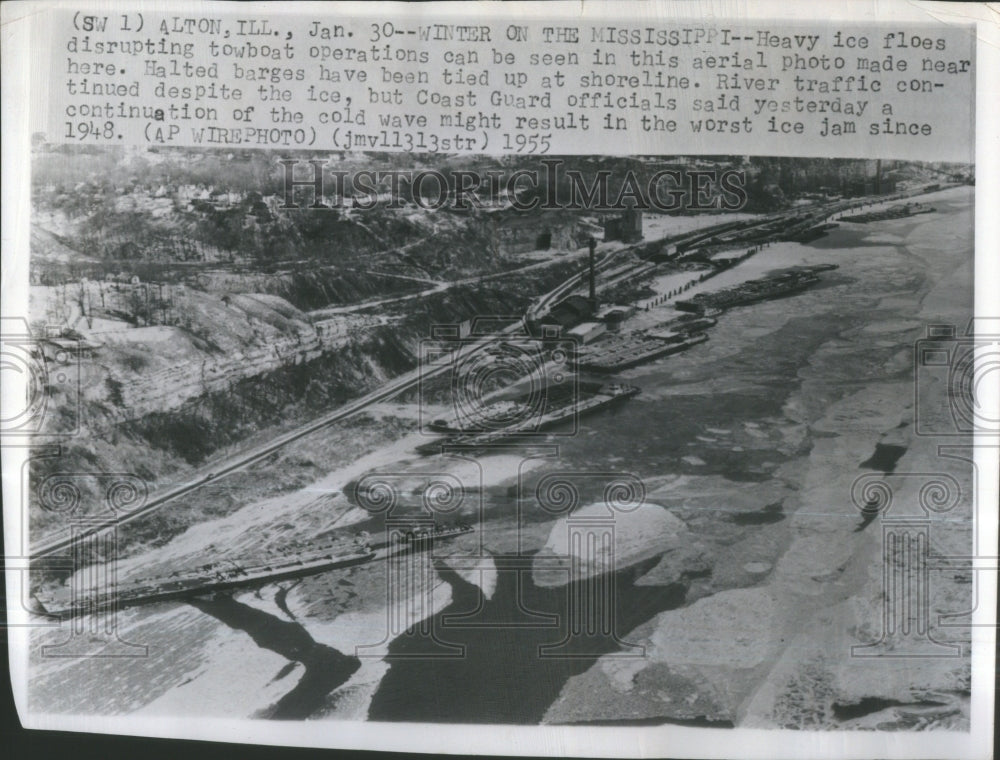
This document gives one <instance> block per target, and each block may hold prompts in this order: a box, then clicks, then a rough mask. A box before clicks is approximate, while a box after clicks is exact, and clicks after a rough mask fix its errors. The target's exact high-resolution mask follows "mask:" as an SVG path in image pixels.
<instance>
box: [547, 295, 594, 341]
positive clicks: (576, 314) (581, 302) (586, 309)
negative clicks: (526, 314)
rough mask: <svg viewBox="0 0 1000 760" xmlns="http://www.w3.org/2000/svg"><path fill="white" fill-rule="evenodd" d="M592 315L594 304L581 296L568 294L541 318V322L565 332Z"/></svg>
mask: <svg viewBox="0 0 1000 760" xmlns="http://www.w3.org/2000/svg"><path fill="white" fill-rule="evenodd" d="M593 315H594V305H593V304H592V303H591V302H590V299H588V298H584V297H583V296H575V295H574V296H569V297H568V298H566V299H564V300H562V301H560V302H559V303H557V304H556V305H555V306H553V307H552V310H551V311H549V313H548V314H546V315H545V316H544V317H542V319H541V324H543V325H549V326H551V327H557V328H559V330H560V332H561V333H564V334H565V333H566V332H567V331H568V330H569V329H570V328H572V327H575V326H576V325H578V324H580V323H581V322H584V321H587V320H589V319H590V318H591V317H593Z"/></svg>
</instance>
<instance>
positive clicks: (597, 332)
mask: <svg viewBox="0 0 1000 760" xmlns="http://www.w3.org/2000/svg"><path fill="white" fill-rule="evenodd" d="M607 331H608V326H607V325H606V324H605V323H604V322H581V323H580V324H578V325H577V326H576V327H571V328H570V329H569V330H567V331H566V335H567V336H568V337H570V338H575V339H576V340H578V341H580V343H583V344H587V343H591V342H593V341H595V340H597V338H599V337H601V336H602V335H604V333H606V332H607Z"/></svg>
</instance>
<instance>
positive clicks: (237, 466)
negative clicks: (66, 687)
mask: <svg viewBox="0 0 1000 760" xmlns="http://www.w3.org/2000/svg"><path fill="white" fill-rule="evenodd" d="M521 329H522V327H521V323H520V322H515V323H513V324H511V325H509V326H508V327H506V328H504V329H503V330H502V331H501V333H500V334H501V335H502V334H511V333H515V332H518V331H520V330H521ZM498 338H499V335H489V336H485V337H483V338H480V339H479V340H472V341H470V342H466V343H463V344H462V346H461V347H460V348H458V349H457V350H456V351H454V352H452V353H451V354H450V357H451V361H450V362H448V363H445V364H441V365H440V366H432V367H418V368H417V369H414V370H410V371H409V372H405V373H403V374H402V375H400V376H399V377H396V378H394V379H393V380H391V381H389V382H388V383H386V384H385V385H383V386H381V387H379V388H377V389H376V390H374V391H371V392H370V393H366V394H365V395H363V396H359V397H358V398H356V399H354V400H353V401H350V402H348V403H347V404H344V405H343V406H341V407H339V408H337V409H335V410H334V411H332V412H329V413H328V414H325V415H323V416H322V417H320V418H319V419H317V420H314V421H313V422H310V423H309V424H307V425H304V426H302V427H300V428H297V429H296V430H293V431H291V432H289V433H285V434H284V435H280V436H278V437H277V438H274V439H272V440H271V441H270V442H269V443H267V444H264V445H262V446H258V447H255V448H252V449H247V450H245V451H242V452H240V453H238V454H235V455H233V456H231V457H229V458H227V459H225V460H222V461H220V462H218V463H216V464H214V465H213V467H212V469H211V470H210V471H209V472H207V473H205V474H204V475H200V476H198V477H196V478H195V479H193V480H191V481H189V482H187V483H184V484H183V485H180V486H177V487H175V488H171V489H169V490H167V491H164V492H163V493H160V494H155V495H154V496H153V498H151V499H149V500H148V501H147V502H146V503H145V504H144V505H143V506H142V507H141V508H139V509H136V510H134V511H133V512H130V513H129V514H127V515H122V516H120V517H118V518H116V519H114V520H109V521H108V522H106V523H103V524H101V525H97V526H94V527H93V528H92V529H91V530H89V531H87V533H85V534H82V535H92V534H94V533H100V532H101V531H104V530H108V529H110V528H113V527H116V526H120V525H124V524H126V523H130V522H132V521H133V520H137V519H139V518H140V517H143V516H145V515H147V514H148V513H149V512H151V511H153V510H155V509H158V508H159V507H161V506H163V505H164V504H166V503H167V502H170V501H173V500H174V499H177V498H179V497H181V496H183V495H184V494H187V493H190V492H191V491H193V490H195V489H196V488H200V487H201V486H203V485H206V484H208V483H212V482H214V481H216V480H218V479H219V478H220V477H223V476H225V475H229V474H231V473H233V472H236V471H237V470H241V469H243V468H244V467H247V466H249V465H251V464H253V463H254V462H258V461H260V460H261V459H264V458H265V457H267V456H269V455H271V454H273V453H275V452H276V451H278V450H280V449H281V448H282V447H284V446H287V445H288V444H290V443H292V442H294V441H297V440H299V439H300V438H304V437H305V436H307V435H310V434H312V433H315V432H316V431H318V430H322V429H323V428H325V427H327V426H329V425H332V424H334V423H335V422H341V421H342V420H346V419H348V418H350V417H353V416H354V415H356V414H359V413H360V412H363V411H364V410H365V409H366V408H367V407H369V406H371V405H372V404H376V403H378V402H381V401H387V400H388V399H390V398H392V397H393V396H396V395H397V394H399V393H402V392H404V391H407V390H411V389H413V388H415V387H416V386H417V385H418V384H419V383H420V382H421V381H422V380H426V379H430V378H433V377H437V376H439V375H442V374H444V373H445V372H448V371H449V370H450V369H451V368H452V366H453V365H454V364H455V363H456V362H458V361H459V360H461V359H463V358H466V357H467V356H469V355H470V354H472V353H474V352H476V351H480V350H482V349H483V348H485V347H486V346H488V345H489V344H491V343H493V342H495V341H496V340H498ZM80 537H82V536H77V537H76V538H73V537H70V538H63V539H59V540H54V541H48V542H43V543H41V544H38V545H36V546H33V547H32V548H31V552H30V556H31V558H32V559H41V558H44V557H50V556H52V555H55V554H59V553H60V552H63V551H65V550H67V549H70V548H71V547H72V546H73V543H74V541H78V540H79V538H80Z"/></svg>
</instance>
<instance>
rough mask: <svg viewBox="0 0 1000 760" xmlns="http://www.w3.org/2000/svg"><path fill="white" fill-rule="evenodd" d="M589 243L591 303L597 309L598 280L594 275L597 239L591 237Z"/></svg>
mask: <svg viewBox="0 0 1000 760" xmlns="http://www.w3.org/2000/svg"><path fill="white" fill-rule="evenodd" d="M587 245H588V247H589V248H590V303H591V304H592V305H593V307H594V309H595V311H596V309H597V280H596V278H595V275H594V251H595V250H596V249H597V241H596V240H594V238H590V240H588V241H587Z"/></svg>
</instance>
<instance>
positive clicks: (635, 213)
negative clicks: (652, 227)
mask: <svg viewBox="0 0 1000 760" xmlns="http://www.w3.org/2000/svg"><path fill="white" fill-rule="evenodd" d="M604 239H605V240H621V241H623V242H625V243H635V242H637V241H639V240H642V211H640V210H639V209H636V208H627V209H625V210H624V211H623V212H622V213H621V214H619V215H618V216H613V217H611V218H609V219H605V220H604Z"/></svg>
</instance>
